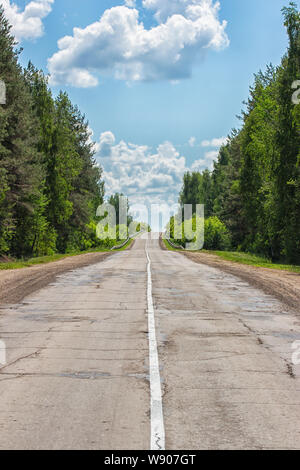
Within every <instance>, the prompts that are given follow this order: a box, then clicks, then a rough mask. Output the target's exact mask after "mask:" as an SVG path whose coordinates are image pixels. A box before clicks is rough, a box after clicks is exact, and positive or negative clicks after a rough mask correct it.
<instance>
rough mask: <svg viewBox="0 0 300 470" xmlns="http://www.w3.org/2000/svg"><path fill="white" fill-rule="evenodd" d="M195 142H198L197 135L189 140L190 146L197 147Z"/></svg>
mask: <svg viewBox="0 0 300 470" xmlns="http://www.w3.org/2000/svg"><path fill="white" fill-rule="evenodd" d="M195 144H196V137H191V138H190V140H189V146H190V147H195Z"/></svg>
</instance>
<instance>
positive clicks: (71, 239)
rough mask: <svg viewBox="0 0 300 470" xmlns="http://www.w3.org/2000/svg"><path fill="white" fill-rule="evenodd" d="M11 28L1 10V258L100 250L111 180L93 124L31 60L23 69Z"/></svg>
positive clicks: (1, 9) (0, 9)
mask: <svg viewBox="0 0 300 470" xmlns="http://www.w3.org/2000/svg"><path fill="white" fill-rule="evenodd" d="M10 29H11V28H10V26H9V24H8V22H7V20H6V19H5V17H4V13H3V8H1V7H0V79H1V80H3V81H4V82H5V84H6V91H7V96H6V104H5V105H0V256H1V254H8V255H10V256H12V257H17V258H21V257H30V256H43V255H53V254H54V253H56V252H58V251H59V252H61V253H65V252H68V253H70V252H75V251H78V250H87V249H90V248H93V247H99V245H100V242H99V240H97V238H96V235H95V233H96V210H97V207H98V206H99V205H100V204H102V202H103V197H104V185H103V182H102V181H101V177H102V170H101V168H99V166H98V165H96V162H95V160H94V149H93V144H92V143H91V138H90V137H91V136H90V131H89V128H88V123H87V122H86V120H85V117H84V116H83V115H82V114H81V113H80V111H79V109H78V108H77V107H76V106H74V105H73V104H72V103H71V101H70V99H69V97H68V95H67V94H66V93H62V92H61V93H60V94H59V95H58V97H57V98H56V99H54V97H53V96H52V93H51V90H50V89H49V87H48V79H47V77H45V75H44V74H43V72H42V71H40V70H37V69H36V68H35V67H34V66H33V65H32V63H31V62H30V63H29V65H28V67H27V69H26V70H22V68H21V66H20V65H19V63H18V56H19V52H18V51H16V50H15V46H16V44H15V42H14V38H13V36H12V35H11V33H10Z"/></svg>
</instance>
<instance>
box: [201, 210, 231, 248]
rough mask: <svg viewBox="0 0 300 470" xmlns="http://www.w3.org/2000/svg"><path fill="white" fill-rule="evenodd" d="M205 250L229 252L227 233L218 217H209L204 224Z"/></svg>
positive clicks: (228, 236) (228, 235)
mask: <svg viewBox="0 0 300 470" xmlns="http://www.w3.org/2000/svg"><path fill="white" fill-rule="evenodd" d="M204 228H205V242H204V248H205V249H206V250H220V251H225V250H229V249H230V246H231V241H230V234H229V231H228V229H227V227H226V225H225V224H223V222H221V221H220V220H219V219H218V217H210V218H209V219H206V220H205V222H204Z"/></svg>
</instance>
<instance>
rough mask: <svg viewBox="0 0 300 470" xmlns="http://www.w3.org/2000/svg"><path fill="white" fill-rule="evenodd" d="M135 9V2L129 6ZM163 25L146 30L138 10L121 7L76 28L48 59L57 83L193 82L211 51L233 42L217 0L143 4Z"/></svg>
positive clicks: (152, 0)
mask: <svg viewBox="0 0 300 470" xmlns="http://www.w3.org/2000/svg"><path fill="white" fill-rule="evenodd" d="M129 3H130V5H131V4H132V5H133V2H131V1H130V2H129ZM161 4H163V6H161ZM143 6H144V8H147V9H151V10H154V14H155V17H156V18H157V20H158V22H159V23H158V24H157V25H156V26H154V27H152V28H151V29H146V28H145V27H144V24H143V22H141V21H140V19H139V11H138V10H137V9H136V8H129V4H128V1H127V6H126V5H123V6H117V7H113V8H111V9H108V10H106V11H105V12H104V13H103V15H102V17H101V18H100V19H99V21H96V22H95V23H92V24H90V25H89V26H87V27H86V28H84V29H82V28H74V30H73V35H72V36H65V37H63V38H61V39H60V40H59V41H58V49H59V50H58V52H56V53H55V54H54V55H53V56H52V57H51V58H50V59H49V61H48V69H49V72H50V74H51V82H52V84H68V85H73V86H77V87H80V86H82V87H88V86H95V85H96V84H97V83H98V75H109V76H111V75H112V76H113V77H115V78H116V79H118V80H125V81H128V82H136V81H154V80H170V81H176V80H180V79H183V78H188V77H190V75H191V72H192V67H193V65H194V64H195V63H197V62H199V60H200V59H201V58H203V56H204V55H205V53H206V52H207V51H208V50H209V49H213V50H220V49H222V48H224V47H227V46H228V44H229V40H228V37H227V35H226V32H225V28H226V21H223V22H220V20H219V18H218V10H219V7H220V5H219V2H215V3H214V1H213V0H172V1H171V0H164V1H163V2H161V1H159V2H158V1H157V0H144V2H143Z"/></svg>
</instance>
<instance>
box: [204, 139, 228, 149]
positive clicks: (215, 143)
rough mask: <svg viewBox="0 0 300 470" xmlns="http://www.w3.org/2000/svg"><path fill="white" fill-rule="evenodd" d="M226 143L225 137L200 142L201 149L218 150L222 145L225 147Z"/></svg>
mask: <svg viewBox="0 0 300 470" xmlns="http://www.w3.org/2000/svg"><path fill="white" fill-rule="evenodd" d="M227 141H228V138H227V137H220V138H217V139H212V140H203V141H202V142H201V147H216V148H220V147H222V145H225V144H226V143H227Z"/></svg>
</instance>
